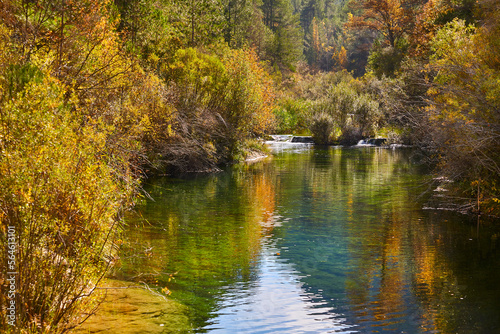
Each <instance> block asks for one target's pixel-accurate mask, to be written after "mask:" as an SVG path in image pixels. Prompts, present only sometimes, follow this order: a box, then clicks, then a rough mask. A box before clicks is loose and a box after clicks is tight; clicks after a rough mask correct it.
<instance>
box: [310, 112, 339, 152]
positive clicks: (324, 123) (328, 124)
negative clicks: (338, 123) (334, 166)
mask: <svg viewBox="0 0 500 334" xmlns="http://www.w3.org/2000/svg"><path fill="white" fill-rule="evenodd" d="M334 126H335V122H334V120H333V117H332V116H330V115H329V114H327V113H325V112H322V113H319V114H315V115H314V116H313V118H312V121H311V126H310V129H311V133H312V136H313V139H314V142H315V143H316V144H320V145H328V144H331V143H332V141H333V129H334Z"/></svg>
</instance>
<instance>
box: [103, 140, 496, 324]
mask: <svg viewBox="0 0 500 334" xmlns="http://www.w3.org/2000/svg"><path fill="white" fill-rule="evenodd" d="M272 148H273V154H272V157H271V158H268V159H264V160H262V161H259V162H256V163H253V164H246V165H236V166H232V167H231V168H228V169H227V170H225V171H224V172H221V173H217V174H212V175H198V176H189V177H185V178H177V179H174V178H159V179H154V180H149V181H148V184H147V185H146V186H145V189H146V190H147V191H148V193H149V195H150V196H151V199H148V198H145V199H144V201H143V203H142V204H141V205H139V206H138V208H137V213H136V214H135V215H131V216H130V217H128V219H127V221H128V227H127V231H126V232H127V239H126V240H124V244H123V246H122V252H121V267H120V268H119V269H117V270H116V272H115V273H114V276H115V278H117V279H120V280H128V281H136V282H141V284H142V283H147V284H148V285H149V286H150V287H151V288H152V289H156V291H161V290H163V292H167V290H168V291H170V295H169V297H168V298H169V299H173V300H175V301H177V302H179V304H181V305H183V311H182V316H183V317H184V318H186V319H188V320H187V321H184V323H186V324H187V325H186V326H185V327H179V328H172V326H170V327H168V326H165V327H164V328H162V329H161V330H160V331H159V329H160V328H157V327H155V328H149V327H147V326H145V327H144V328H142V329H138V330H137V332H138V333H141V332H142V333H147V332H155V333H156V332H162V333H252V334H256V333H500V252H499V248H500V244H499V243H498V241H497V239H498V237H499V236H500V229H499V228H498V221H497V222H496V224H495V222H494V221H487V220H484V219H482V220H481V221H479V222H478V220H477V218H476V217H469V216H465V215H461V214H459V213H455V212H451V211H444V210H433V209H426V210H423V209H422V208H423V207H426V206H428V205H427V204H426V203H427V201H428V199H429V196H430V194H433V191H432V190H433V189H434V188H435V185H433V184H432V182H431V181H432V178H431V176H429V175H428V172H427V170H426V167H425V166H424V165H423V164H421V163H420V161H421V157H419V155H418V154H417V152H416V151H414V150H412V149H404V148H402V149H383V148H374V147H357V148H339V147H328V148H317V147H311V146H308V145H305V144H283V143H282V144H279V143H276V144H274V145H273V146H272ZM142 316H144V315H142ZM169 321H173V320H169V319H168V318H167V319H164V320H162V321H161V322H162V324H161V326H163V323H165V322H169ZM109 326H110V327H109V328H108V332H111V333H112V332H113V330H112V328H113V325H112V324H109ZM151 326H159V325H158V324H157V323H156V324H151ZM117 332H118V331H117ZM120 333H123V331H120Z"/></svg>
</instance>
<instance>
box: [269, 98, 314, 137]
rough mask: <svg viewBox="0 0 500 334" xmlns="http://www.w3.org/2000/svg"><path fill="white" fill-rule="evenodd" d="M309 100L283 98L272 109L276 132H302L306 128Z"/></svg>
mask: <svg viewBox="0 0 500 334" xmlns="http://www.w3.org/2000/svg"><path fill="white" fill-rule="evenodd" d="M309 108H310V102H309V101H307V100H304V99H292V98H285V99H281V100H280V101H279V102H278V105H277V107H276V108H275V109H274V115H275V117H276V132H277V133H280V134H287V133H303V132H305V131H306V130H307V127H308V126H307V125H308V122H307V119H308V115H309Z"/></svg>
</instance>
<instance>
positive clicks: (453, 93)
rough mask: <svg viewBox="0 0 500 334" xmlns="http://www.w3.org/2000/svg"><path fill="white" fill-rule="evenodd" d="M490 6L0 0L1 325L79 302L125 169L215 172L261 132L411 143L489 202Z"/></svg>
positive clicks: (43, 328) (484, 205) (499, 27)
mask: <svg viewBox="0 0 500 334" xmlns="http://www.w3.org/2000/svg"><path fill="white" fill-rule="evenodd" d="M499 8H500V5H499V1H498V0H480V1H471V0H429V1H425V0H404V1H403V0H384V1H372V0H363V1H354V0H352V1H333V0H290V1H286V0H227V1H206V0H202V1H186V0H132V1H123V0H115V1H111V0H79V1H68V0H57V1H49V0H35V1H22V0H7V1H2V2H0V18H1V21H0V150H1V152H0V173H1V174H0V186H1V187H0V219H1V233H0V244H1V246H2V247H3V249H6V247H8V244H9V238H8V235H9V232H8V231H12V230H15V231H16V236H17V239H15V240H16V242H17V247H18V248H17V249H18V251H17V253H16V254H15V257H16V266H17V267H16V268H17V269H16V270H17V271H19V276H18V277H17V281H16V284H17V290H16V291H17V292H16V307H17V313H16V314H17V315H18V317H17V318H16V324H17V325H18V328H23V330H25V331H26V332H51V333H58V332H65V331H67V330H68V329H70V328H72V327H74V326H76V325H78V323H79V322H81V321H82V320H84V318H85V317H84V316H83V314H87V313H91V312H92V310H93V309H94V307H95V305H96V302H97V301H96V298H93V297H92V298H88V297H89V296H95V294H92V292H93V291H94V289H95V287H96V285H97V284H98V282H99V280H100V278H101V277H102V276H103V275H104V274H105V271H106V268H107V267H108V266H110V265H111V264H112V262H113V254H114V246H113V245H114V243H113V240H114V239H115V235H116V233H117V231H118V230H119V229H117V226H119V224H118V222H119V220H120V216H121V212H122V211H123V210H124V209H126V208H127V207H129V206H130V205H131V204H132V202H133V201H132V199H133V198H134V196H135V194H136V193H137V189H138V187H139V184H140V179H141V177H142V176H143V175H145V174H149V173H166V172H167V173H170V172H193V171H213V170H216V169H217V168H218V167H219V166H220V165H221V164H225V163H229V162H232V161H236V160H241V159H243V158H244V157H245V155H247V154H248V152H249V151H251V150H254V149H256V148H258V146H259V144H258V143H257V138H259V137H262V136H263V135H264V134H266V133H269V132H271V131H276V132H280V133H302V134H306V133H309V134H312V135H313V137H314V139H315V140H316V142H317V143H320V144H331V143H341V144H346V145H350V144H354V143H356V142H357V141H358V140H359V139H362V138H367V137H374V136H385V137H388V138H389V141H390V142H398V143H413V144H416V145H419V146H420V147H421V148H423V149H425V150H426V152H429V156H430V157H431V158H432V159H433V160H434V162H435V163H436V165H437V166H438V168H439V170H438V173H440V174H442V175H443V176H446V177H447V178H448V179H450V180H454V181H457V184H458V185H459V186H460V187H459V188H460V189H461V190H462V191H463V192H465V194H466V195H467V196H470V197H473V198H474V203H473V205H472V204H471V207H473V208H474V210H476V211H482V212H485V211H486V212H488V213H495V214H498V213H499V211H500V210H499V207H500V205H499V204H500V199H499V194H498V187H499V184H500V169H499V165H500V156H499V153H498V152H499V150H498V148H499V144H500V116H499V111H500V100H499V96H500V88H499V87H500V60H499V57H498V55H499V54H500V39H499V37H498V36H500V24H499V22H500V12H499ZM4 254H5V253H4ZM1 260H2V265H3V268H2V277H1V278H0V282H1V284H2V285H1V289H2V291H1V294H0V302H1V304H2V305H7V302H8V300H7V299H6V298H7V297H6V296H8V294H7V289H8V285H7V283H6V279H7V276H5V275H6V272H7V271H6V268H7V266H8V260H9V259H8V257H7V255H3V256H2V258H1ZM40 265H42V267H43V268H44V270H39V266H40ZM2 307H4V306H2ZM1 312H2V313H1V315H2V317H1V318H2V320H1V322H0V328H1V329H2V331H9V330H10V331H16V330H15V329H14V328H13V327H9V325H8V323H7V320H6V319H7V318H6V317H5V315H6V314H7V313H6V312H7V311H6V309H5V308H2V310H1Z"/></svg>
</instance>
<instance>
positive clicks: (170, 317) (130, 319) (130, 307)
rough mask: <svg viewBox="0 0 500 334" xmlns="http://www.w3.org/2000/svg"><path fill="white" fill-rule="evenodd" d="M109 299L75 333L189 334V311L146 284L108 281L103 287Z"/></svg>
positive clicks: (102, 289) (73, 332) (106, 298)
mask: <svg viewBox="0 0 500 334" xmlns="http://www.w3.org/2000/svg"><path fill="white" fill-rule="evenodd" d="M100 290H101V292H102V291H104V293H105V294H106V297H105V299H104V301H103V303H102V304H101V305H100V306H99V308H98V309H97V311H96V313H95V314H93V315H91V316H90V317H89V318H88V319H87V321H85V322H84V323H83V324H82V325H81V326H79V327H77V328H76V329H74V330H73V331H71V333H72V334H91V333H109V332H111V331H112V332H113V333H120V334H142V333H170V332H176V333H187V332H189V331H190V325H189V318H188V316H187V312H188V310H187V308H186V307H185V306H183V305H181V304H180V303H178V302H176V301H174V300H171V299H168V298H166V297H164V296H162V295H159V294H155V293H153V292H151V291H149V290H148V288H147V287H146V286H145V285H142V286H141V285H137V284H135V283H132V282H127V281H120V280H113V279H107V280H106V281H105V282H104V284H103V286H102V287H101V288H100Z"/></svg>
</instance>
